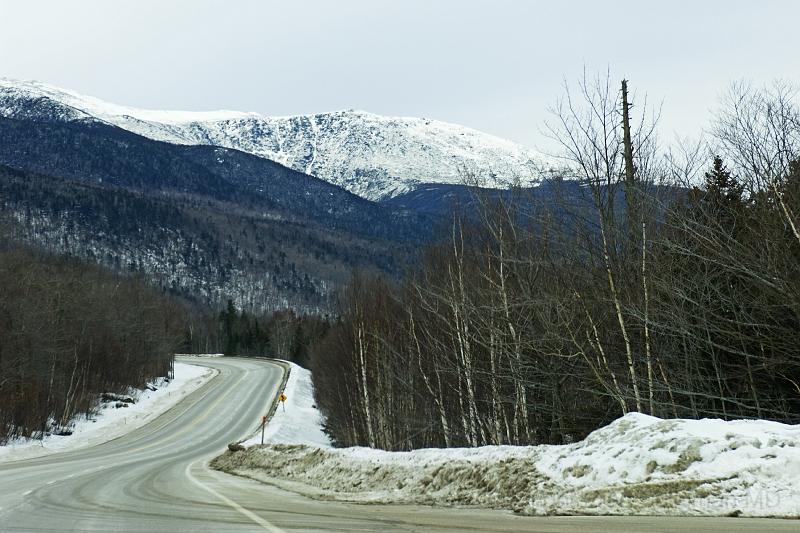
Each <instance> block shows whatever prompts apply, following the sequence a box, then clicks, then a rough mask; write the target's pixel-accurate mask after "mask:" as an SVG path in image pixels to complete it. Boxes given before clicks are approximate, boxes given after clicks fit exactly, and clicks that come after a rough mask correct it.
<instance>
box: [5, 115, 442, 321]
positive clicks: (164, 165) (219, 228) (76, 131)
mask: <svg viewBox="0 0 800 533" xmlns="http://www.w3.org/2000/svg"><path fill="white" fill-rule="evenodd" d="M0 164H3V165H6V166H4V167H3V168H2V169H0V191H2V197H0V202H1V205H2V208H3V210H4V211H5V212H6V213H7V214H10V215H12V216H13V218H15V219H16V220H17V221H18V222H19V226H18V229H19V232H20V234H19V235H18V237H19V238H20V239H21V240H24V241H26V242H28V243H30V244H37V245H41V246H44V247H46V248H47V249H48V250H51V251H55V252H59V253H68V254H72V255H76V256H79V257H84V258H87V259H91V260H94V261H96V262H99V263H101V264H104V265H107V266H111V267H113V268H116V269H119V270H122V271H138V272H143V273H145V274H147V275H148V276H150V277H151V278H153V279H154V280H156V282H157V283H158V284H159V285H161V286H163V287H166V288H168V289H171V290H174V291H176V292H179V293H182V294H184V295H187V296H190V297H193V298H199V299H200V300H203V301H206V302H209V303H212V304H214V305H220V304H222V303H224V302H225V301H226V300H227V299H228V298H231V299H233V300H234V302H235V303H236V306H237V307H238V308H242V309H253V310H257V311H266V310H274V309H281V308H285V307H293V308H295V309H298V310H300V311H314V310H319V309H327V308H328V297H329V294H330V292H331V290H332V289H333V288H334V287H336V286H337V285H338V284H339V283H340V282H341V281H343V280H344V279H346V276H347V272H348V271H349V270H350V269H351V268H352V267H355V266H357V267H359V268H364V269H367V270H373V271H383V272H388V273H392V274H396V273H399V272H400V271H402V269H403V268H404V267H403V265H404V264H405V261H406V260H407V258H408V257H410V256H412V255H413V254H412V250H413V248H412V247H413V245H414V244H415V243H419V242H422V241H425V240H426V239H427V238H428V237H429V235H430V234H431V228H432V224H431V223H430V217H428V216H427V215H420V214H417V213H415V212H413V211H409V210H406V209H403V208H397V207H391V206H381V205H379V204H375V203H373V202H370V201H367V200H364V199H361V198H359V197H357V196H354V195H352V194H350V193H348V192H347V191H344V190H343V189H340V188H338V187H336V186H333V185H330V184H328V183H327V182H324V181H321V180H318V179H316V178H314V177H311V176H307V175H304V174H301V173H299V172H295V171H293V170H291V169H288V168H286V167H283V166H281V165H279V164H277V163H274V162H272V161H268V160H265V159H261V158H258V157H255V156H252V155H248V154H244V153H241V152H237V151H235V150H228V149H222V148H216V147H210V146H180V145H171V144H168V143H162V142H157V141H152V140H149V139H146V138H143V137H140V136H138V135H135V134H132V133H130V132H127V131H124V130H121V129H119V128H116V127H113V126H108V125H105V124H102V123H99V122H72V123H50V122H31V121H25V120H14V119H0Z"/></svg>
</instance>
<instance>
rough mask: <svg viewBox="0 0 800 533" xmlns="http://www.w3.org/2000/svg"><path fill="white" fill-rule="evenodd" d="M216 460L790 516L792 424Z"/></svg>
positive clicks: (288, 475) (497, 492) (796, 461)
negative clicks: (546, 441) (553, 443)
mask: <svg viewBox="0 0 800 533" xmlns="http://www.w3.org/2000/svg"><path fill="white" fill-rule="evenodd" d="M287 442H288V441H287ZM216 466H217V468H220V469H223V470H226V471H229V472H232V473H236V474H239V475H244V476H248V477H251V478H254V479H259V480H262V481H266V482H269V483H272V484H277V485H279V486H283V487H284V488H287V489H290V490H295V491H298V492H303V493H306V494H309V495H311V496H316V497H319V498H326V499H338V500H346V501H359V502H381V503H389V502H391V503H422V504H436V505H448V504H450V505H476V506H482V507H493V508H500V509H512V510H515V511H518V512H521V513H524V514H531V515H548V514H648V515H653V514H655V515H659V514H664V515H666V514H669V515H708V516H712V515H716V516H738V515H741V516H780V517H800V487H799V486H798V484H797V481H798V480H800V426H790V425H785V424H779V423H775V422H766V421H731V422H726V421H722V420H662V419H659V418H655V417H651V416H647V415H642V414H638V413H631V414H628V415H625V416H623V417H622V418H620V419H618V420H616V421H614V422H613V423H611V424H610V425H608V426H606V427H604V428H601V429H599V430H597V431H595V432H593V433H591V434H590V435H589V436H588V437H587V438H586V439H585V440H583V441H581V442H578V443H575V444H570V445H561V446H545V445H543V446H530V447H514V446H486V447H481V448H472V449H448V450H441V449H425V450H416V451H412V452H385V451H380V450H372V449H367V448H347V449H334V448H329V447H320V446H314V445H308V444H299V443H298V444H282V445H277V444H276V445H270V446H263V447H260V446H255V447H252V448H250V449H247V450H246V451H239V452H229V453H227V454H225V455H224V456H221V457H220V458H218V459H217V460H216Z"/></svg>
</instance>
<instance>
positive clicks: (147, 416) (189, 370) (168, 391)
mask: <svg viewBox="0 0 800 533" xmlns="http://www.w3.org/2000/svg"><path fill="white" fill-rule="evenodd" d="M215 374H216V371H215V370H212V369H211V368H207V367H202V366H195V365H191V364H186V363H181V362H176V363H175V377H174V379H172V380H171V381H169V382H165V381H164V380H163V379H162V380H159V381H157V382H156V383H153V386H154V387H155V388H156V389H157V390H155V391H151V390H149V389H145V390H143V391H140V390H137V389H132V390H130V391H128V393H127V394H125V396H130V397H132V398H134V399H135V400H136V403H134V404H130V405H128V407H126V408H115V407H114V403H113V402H111V403H104V404H100V406H99V409H98V412H97V413H95V414H94V415H90V416H89V417H88V418H84V417H80V418H79V419H78V420H76V421H75V426H74V427H73V428H71V429H72V435H67V436H58V435H49V436H47V437H45V438H44V439H42V440H17V441H13V442H11V443H9V444H7V445H5V446H0V462H6V461H16V460H20V459H29V458H32V457H39V456H42V455H48V454H52V453H58V452H66V451H71V450H74V449H78V448H83V447H86V446H94V445H97V444H101V443H103V442H106V441H109V440H112V439H115V438H117V437H120V436H121V435H124V434H125V433H128V432H130V431H133V430H135V429H137V428H139V427H141V426H143V425H145V424H146V423H148V422H150V421H151V420H153V419H155V418H157V417H158V416H160V415H161V414H162V413H164V412H165V411H167V410H169V409H170V408H171V407H173V406H174V405H175V404H177V403H178V402H180V401H181V400H182V399H183V398H185V397H186V395H188V394H189V393H191V392H193V391H194V390H196V389H198V388H199V387H201V386H202V385H204V384H205V383H206V382H207V381H208V380H209V379H211V378H212V377H213V376H214V375H215Z"/></svg>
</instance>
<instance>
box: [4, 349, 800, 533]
mask: <svg viewBox="0 0 800 533" xmlns="http://www.w3.org/2000/svg"><path fill="white" fill-rule="evenodd" d="M184 361H186V362H190V363H194V364H200V365H205V366H210V367H213V368H215V369H217V370H219V375H217V376H216V377H215V378H213V379H212V380H211V381H210V382H209V383H207V384H206V385H204V386H203V387H201V388H200V389H198V390H197V391H195V392H194V393H192V394H190V395H189V396H187V398H186V399H185V400H183V401H182V402H181V403H179V404H178V405H176V406H175V407H173V408H172V409H170V410H169V411H167V412H166V413H164V414H163V415H162V416H160V417H159V418H157V419H156V420H154V421H153V422H151V423H150V424H147V425H146V426H144V427H142V428H140V429H138V430H136V431H135V432H133V433H130V434H128V435H125V436H123V437H120V438H118V439H115V440H113V441H109V442H107V443H104V444H101V445H98V446H95V447H92V448H86V449H82V450H76V451H72V452H66V453H61V454H55V455H50V456H47V457H40V458H36V459H30V460H24V461H16V462H10V463H5V464H0V531H3V532H5V531H106V532H111V531H126V532H127V531H131V532H134V531H135V532H154V531H169V532H176V531H177V532H181V531H191V532H202V531H214V532H227V531H271V532H273V533H279V532H282V531H293V532H294V531H342V532H350V531H375V532H382V533H385V532H389V531H420V532H422V531H424V532H428V531H431V532H435V531H451V532H452V531H504V532H510V531H548V532H572V531H579V530H586V531H614V532H615V533H624V532H626V531H664V532H667V531H669V532H680V531H685V532H692V533H702V532H705V531H720V532H722V531H725V532H728V531H762V532H770V531H775V532H777V531H797V528H798V522H797V521H782V520H745V519H713V518H703V519H689V518H684V519H676V518H659V517H546V518H530V517H520V516H516V515H514V514H512V513H508V512H502V511H487V510H481V509H451V508H432V507H420V506H387V505H354V504H343V503H334V502H325V501H315V500H310V499H307V498H305V497H302V496H299V495H296V494H293V493H288V492H285V491H281V490H279V489H277V488H275V487H271V486H268V485H263V484H260V483H257V482H255V481H251V480H247V479H242V478H238V477H235V476H229V475H226V474H223V473H220V472H216V471H213V470H210V469H209V468H208V467H207V466H206V463H207V461H208V460H209V459H210V458H212V457H214V456H215V455H217V454H219V453H220V452H222V451H223V450H224V448H225V446H226V445H227V444H228V443H229V442H231V441H234V440H238V439H240V438H242V437H244V436H246V435H248V434H249V433H250V432H252V431H253V429H254V428H255V426H256V424H257V422H258V419H259V417H260V416H261V414H262V413H263V412H264V410H265V408H266V406H267V405H268V404H269V403H270V402H271V401H272V400H273V398H274V396H275V394H276V393H277V389H278V387H279V385H280V383H281V379H282V372H283V371H282V368H281V367H280V366H278V365H275V364H271V363H269V362H265V361H258V360H247V359H228V358H226V359H192V358H186V359H184Z"/></svg>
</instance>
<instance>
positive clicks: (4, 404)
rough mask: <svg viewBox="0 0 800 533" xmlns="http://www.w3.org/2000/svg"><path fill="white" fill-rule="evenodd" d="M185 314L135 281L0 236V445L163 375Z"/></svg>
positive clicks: (46, 429)
mask: <svg viewBox="0 0 800 533" xmlns="http://www.w3.org/2000/svg"><path fill="white" fill-rule="evenodd" d="M182 314H183V313H182V311H181V310H180V308H179V307H178V305H177V304H176V303H175V302H173V301H170V300H168V299H166V298H165V297H164V296H163V295H161V294H160V293H159V292H157V291H156V290H155V289H153V288H151V286H150V285H149V284H148V283H146V282H145V281H144V280H143V279H141V278H134V277H127V278H124V277H121V276H119V275H116V274H113V273H111V272H110V271H107V270H104V269H102V268H100V267H96V266H92V265H89V264H86V263H84V262H81V261H78V260H76V259H73V258H65V257H58V256H53V255H49V254H46V253H44V252H42V251H38V250H33V249H31V248H27V247H24V246H21V245H19V244H18V243H15V242H13V241H10V240H0V444H3V443H5V442H6V441H7V440H9V439H14V438H19V437H37V438H41V437H43V436H45V435H46V434H48V433H59V434H64V433H68V432H69V431H70V427H71V423H72V422H73V420H74V419H75V418H76V417H78V416H80V415H84V416H90V415H91V414H92V413H93V412H94V410H95V408H96V407H97V405H98V402H99V401H100V396H101V395H102V394H103V393H117V394H126V393H127V391H128V389H129V387H135V388H140V389H142V388H144V387H145V386H147V385H148V383H151V382H153V381H155V380H156V379H157V378H160V377H166V378H167V379H169V378H170V377H171V376H172V369H173V353H174V347H175V346H176V345H177V342H179V341H180V339H181V334H182V332H183V319H182Z"/></svg>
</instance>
